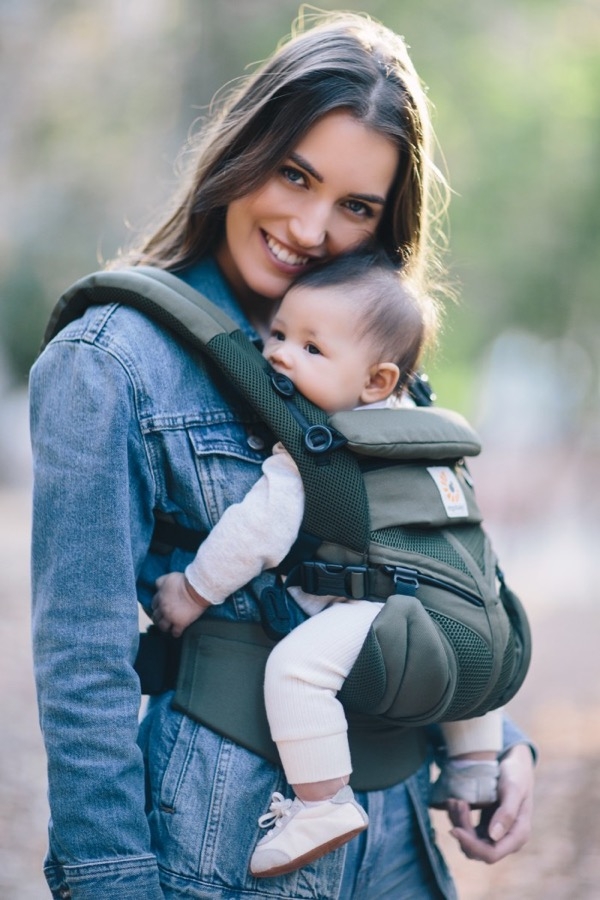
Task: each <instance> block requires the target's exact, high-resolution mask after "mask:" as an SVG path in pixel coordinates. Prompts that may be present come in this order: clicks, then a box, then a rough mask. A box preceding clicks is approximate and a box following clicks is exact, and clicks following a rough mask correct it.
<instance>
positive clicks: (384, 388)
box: [360, 363, 400, 404]
mask: <svg viewBox="0 0 600 900" xmlns="http://www.w3.org/2000/svg"><path fill="white" fill-rule="evenodd" d="M399 378H400V369H399V368H398V366H397V365H396V363H377V365H375V366H373V367H372V368H371V370H370V371H369V380H368V382H367V383H366V385H365V386H364V388H363V391H362V394H361V395H360V399H361V402H362V403H365V404H366V403H377V402H378V401H379V400H387V398H388V397H389V396H390V395H391V393H392V392H393V390H394V388H395V387H396V385H397V384H398V379H399Z"/></svg>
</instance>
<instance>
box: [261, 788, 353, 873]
mask: <svg viewBox="0 0 600 900" xmlns="http://www.w3.org/2000/svg"><path fill="white" fill-rule="evenodd" d="M258 824H259V825H260V826H261V827H263V828H264V827H268V826H269V825H273V828H271V830H270V831H269V832H268V833H267V834H266V835H265V836H264V837H263V838H261V840H260V841H259V842H258V844H257V845H256V849H255V850H254V853H253V854H252V859H251V860H250V872H251V873H252V874H253V875H255V876H256V877H258V878H267V877H269V876H273V875H285V874H286V873H287V872H293V871H294V870H295V869H301V868H302V866H306V865H308V863H310V862H313V860H315V859H319V857H321V856H324V855H325V854H326V853H329V852H330V851H331V850H335V849H336V848H337V847H341V846H342V844H345V843H346V842H347V841H349V840H351V839H352V838H353V837H354V836H355V835H357V834H359V833H360V832H361V831H364V830H365V828H366V827H367V825H368V824H369V818H368V816H367V814H366V812H365V811H364V809H363V808H362V806H359V804H358V803H357V802H356V800H355V799H354V794H353V793H352V788H350V787H348V785H345V786H344V787H343V788H340V790H339V791H338V792H337V794H336V795H335V796H334V797H332V798H331V799H330V800H322V801H320V802H317V803H310V804H305V803H303V802H302V800H300V799H298V797H296V798H295V800H286V799H285V798H284V797H283V796H282V795H281V794H279V793H275V794H273V799H272V802H271V807H270V811H269V812H268V813H266V814H265V815H264V816H261V817H260V819H259V820H258Z"/></svg>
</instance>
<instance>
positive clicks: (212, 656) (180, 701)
mask: <svg viewBox="0 0 600 900" xmlns="http://www.w3.org/2000/svg"><path fill="white" fill-rule="evenodd" d="M273 646H274V642H273V641H271V640H270V639H269V638H268V637H267V636H266V635H265V632H264V631H263V629H262V626H261V625H259V624H258V623H254V622H231V621H227V620H223V619H207V618H204V617H203V618H201V619H198V620H197V621H196V622H194V623H193V624H192V625H191V626H190V627H189V628H188V629H186V631H185V633H184V636H183V639H182V653H181V664H180V668H179V676H178V680H177V687H176V691H175V695H174V698H173V706H174V708H175V709H178V710H179V711H181V712H183V713H185V714H186V715H188V716H190V717H191V718H193V719H195V720H196V721H198V722H201V723H202V724H203V725H206V726H207V727H208V728H210V729H211V730H212V731H216V732H217V733H218V734H221V735H223V736H224V737H227V738H229V739H230V740H232V741H234V742H235V743H236V744H239V745H240V746H242V747H246V749H248V750H251V751H252V752H253V753H256V754H258V755H259V756H262V757H263V758H264V759H267V760H269V761H270V762H272V763H275V764H280V761H279V755H278V753H277V747H276V746H275V744H274V743H273V741H272V739H271V736H270V733H269V725H268V722H267V716H266V712H265V706H264V700H263V682H264V671H265V665H266V662H267V657H268V655H269V653H270V651H271V649H272V648H273ZM347 719H348V739H349V743H350V751H351V754H352V764H353V773H352V776H351V778H350V783H351V785H352V787H353V788H354V789H355V790H369V791H372V790H383V789H384V788H387V787H391V786H392V785H394V784H397V783H398V782H400V781H403V780H404V779H405V778H407V777H408V776H409V775H412V774H413V772H415V771H416V770H417V769H418V768H419V766H420V765H421V764H422V763H423V761H424V760H425V757H426V740H425V735H424V732H423V730H422V729H419V728H409V727H406V726H404V725H398V724H395V723H394V722H391V721H389V720H388V719H386V718H385V717H382V716H370V715H363V714H356V713H347Z"/></svg>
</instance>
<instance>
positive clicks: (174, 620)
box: [152, 572, 211, 638]
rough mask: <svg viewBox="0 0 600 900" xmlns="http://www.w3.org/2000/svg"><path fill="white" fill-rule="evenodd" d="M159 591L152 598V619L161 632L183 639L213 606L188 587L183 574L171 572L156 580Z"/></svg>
mask: <svg viewBox="0 0 600 900" xmlns="http://www.w3.org/2000/svg"><path fill="white" fill-rule="evenodd" d="M156 588H157V591H156V593H155V595H154V597H153V598H152V619H153V621H154V624H155V625H157V627H158V628H160V630H161V631H165V632H170V633H171V634H172V635H173V637H176V638H178V637H181V635H182V634H183V632H184V631H185V629H186V628H187V627H188V625H191V624H192V622H195V621H196V619H198V618H199V617H200V616H201V615H202V613H203V612H204V611H205V610H206V609H208V607H209V606H210V605H211V604H210V603H209V602H208V600H205V599H204V597H201V596H200V594H198V593H197V592H196V591H194V589H193V588H192V587H191V585H188V582H187V580H186V577H185V575H184V574H183V572H170V573H169V574H168V575H161V577H160V578H157V579H156Z"/></svg>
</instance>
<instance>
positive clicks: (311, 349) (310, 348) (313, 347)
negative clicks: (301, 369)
mask: <svg viewBox="0 0 600 900" xmlns="http://www.w3.org/2000/svg"><path fill="white" fill-rule="evenodd" d="M304 349H305V350H306V352H307V353H316V354H319V355H320V353H321V351H320V350H319V348H318V347H317V345H316V344H307V345H306V347H305V348H304Z"/></svg>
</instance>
